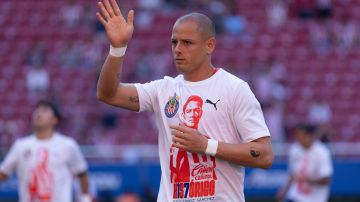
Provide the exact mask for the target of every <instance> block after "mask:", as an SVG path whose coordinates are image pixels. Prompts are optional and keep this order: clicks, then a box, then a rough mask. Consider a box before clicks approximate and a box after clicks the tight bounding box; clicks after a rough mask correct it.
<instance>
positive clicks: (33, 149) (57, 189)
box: [0, 133, 87, 202]
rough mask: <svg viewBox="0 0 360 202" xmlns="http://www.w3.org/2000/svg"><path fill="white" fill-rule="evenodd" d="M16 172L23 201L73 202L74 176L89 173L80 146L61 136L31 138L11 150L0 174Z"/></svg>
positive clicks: (1, 167) (15, 145)
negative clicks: (45, 138)
mask: <svg viewBox="0 0 360 202" xmlns="http://www.w3.org/2000/svg"><path fill="white" fill-rule="evenodd" d="M14 170H16V174H17V176H18V183H19V196H20V200H19V201H20V202H29V201H31V202H33V201H34V202H59V201H61V202H71V188H72V178H73V175H76V174H80V173H82V172H84V171H86V170H87V164H86V161H85V159H84V157H83V155H82V153H81V151H80V148H79V146H78V145H77V143H76V142H75V141H74V140H73V139H71V138H69V137H65V136H63V135H61V134H59V133H55V134H54V135H53V136H52V137H51V138H50V139H47V140H39V139H37V138H36V136H35V135H34V134H33V135H30V136H28V137H25V138H21V139H19V140H17V141H16V142H15V143H14V145H13V146H12V147H11V149H10V151H9V153H8V154H7V155H6V157H5V160H4V161H3V162H2V164H1V166H0V171H1V172H3V173H5V174H6V175H8V176H9V175H11V173H12V172H13V171H14Z"/></svg>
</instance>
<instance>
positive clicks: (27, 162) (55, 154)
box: [19, 145, 67, 170]
mask: <svg viewBox="0 0 360 202" xmlns="http://www.w3.org/2000/svg"><path fill="white" fill-rule="evenodd" d="M66 162H67V151H66V150H64V149H60V148H59V147H57V146H54V145H52V146H40V145H35V146H34V145H28V146H25V147H24V148H22V149H21V150H20V152H19V164H20V167H22V169H25V170H31V169H33V168H34V167H36V166H40V165H42V166H45V167H46V168H49V169H61V168H62V167H63V166H64V165H65V164H66Z"/></svg>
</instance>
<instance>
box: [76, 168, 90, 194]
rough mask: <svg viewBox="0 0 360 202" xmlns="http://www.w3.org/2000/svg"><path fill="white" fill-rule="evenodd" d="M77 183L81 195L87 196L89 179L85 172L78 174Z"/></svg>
mask: <svg viewBox="0 0 360 202" xmlns="http://www.w3.org/2000/svg"><path fill="white" fill-rule="evenodd" d="M78 177H79V182H80V188H81V193H82V194H89V177H88V174H87V172H84V173H81V174H79V176H78Z"/></svg>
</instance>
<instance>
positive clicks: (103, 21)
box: [96, 12, 107, 27]
mask: <svg viewBox="0 0 360 202" xmlns="http://www.w3.org/2000/svg"><path fill="white" fill-rule="evenodd" d="M96 17H97V19H98V20H99V21H100V23H101V24H102V25H103V26H104V27H105V26H106V23H107V22H106V20H105V19H104V17H103V16H102V15H101V14H100V13H99V12H96Z"/></svg>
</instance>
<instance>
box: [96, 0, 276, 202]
mask: <svg viewBox="0 0 360 202" xmlns="http://www.w3.org/2000/svg"><path fill="white" fill-rule="evenodd" d="M98 6H99V7H100V10H101V13H102V14H100V13H97V14H96V15H97V18H98V19H99V21H100V22H101V23H102V24H103V26H104V27H105V30H106V33H107V36H108V39H109V41H110V44H111V46H110V53H109V55H108V56H107V58H106V61H105V63H104V65H103V67H102V70H101V73H100V78H99V81H98V89H97V97H98V99H99V100H101V101H103V102H106V103H108V104H111V105H114V106H118V107H121V108H124V109H129V110H133V111H153V112H155V115H156V120H157V124H158V127H159V136H158V141H159V155H160V166H161V170H162V175H161V176H162V177H161V183H160V190H159V194H158V199H157V201H159V202H163V201H167V202H169V201H187V200H197V201H200V200H201V201H237V202H241V201H244V193H243V180H244V168H243V166H250V167H259V168H268V167H270V166H271V164H272V161H273V153H272V148H271V143H270V134H269V131H268V129H267V127H266V124H265V121H264V118H263V114H262V111H261V108H260V104H259V102H258V101H257V100H256V98H255V96H254V94H253V93H252V92H251V90H250V88H249V86H248V84H247V83H246V82H244V81H242V80H240V79H238V78H237V77H235V76H233V75H231V74H230V73H228V72H226V71H225V70H223V69H221V68H215V67H214V66H213V65H212V63H211V54H212V52H213V51H214V48H215V44H216V39H215V29H214V24H213V22H212V21H211V20H210V19H209V18H208V17H207V16H205V15H203V14H199V13H191V14H188V15H185V16H182V17H181V18H179V19H178V20H177V21H176V22H175V24H174V27H173V30H172V36H171V43H172V51H173V57H174V61H175V65H176V67H177V69H178V71H179V72H180V73H181V74H180V75H179V76H177V77H176V78H170V77H164V78H163V79H160V80H156V81H152V82H150V83H146V84H124V83H121V82H120V81H119V79H120V77H121V69H122V64H123V61H124V55H125V50H126V46H127V44H128V42H129V41H130V39H131V37H132V33H133V30H134V26H133V19H134V11H133V10H131V11H129V13H128V16H127V21H126V20H125V19H124V17H123V16H122V14H121V12H120V9H119V7H118V5H117V4H116V1H115V0H110V2H109V0H103V2H99V3H98ZM195 98H196V99H195ZM204 100H205V102H203V101H204ZM200 103H202V104H200ZM179 109H183V114H181V110H179ZM175 148H176V149H177V150H178V151H186V156H187V158H186V157H185V156H180V157H178V156H177V155H183V154H184V152H178V151H175ZM177 159H179V160H177ZM212 159H213V160H212ZM176 161H177V162H176ZM215 165H216V166H215ZM181 169H183V170H181ZM179 170H181V171H179ZM184 170H186V171H184ZM179 172H185V173H186V175H183V174H182V173H179ZM179 174H180V175H181V176H180V177H179ZM176 175H177V176H176Z"/></svg>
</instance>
